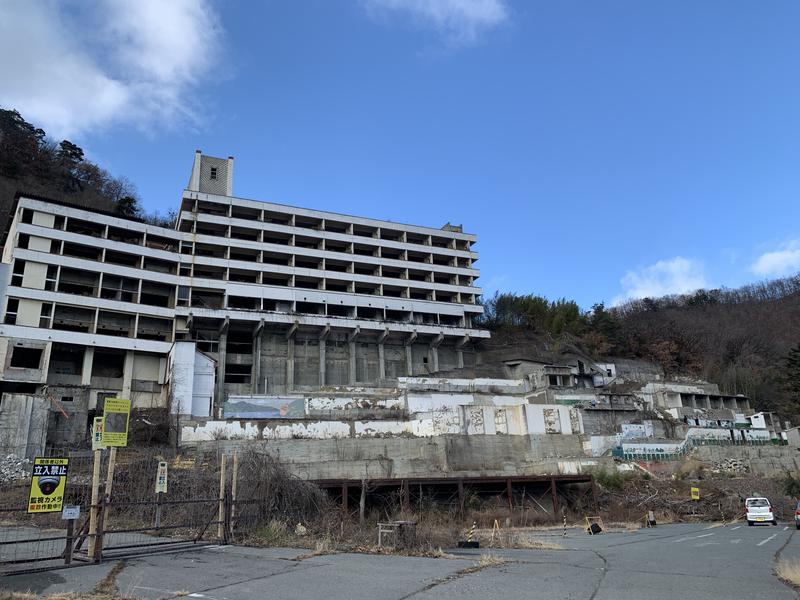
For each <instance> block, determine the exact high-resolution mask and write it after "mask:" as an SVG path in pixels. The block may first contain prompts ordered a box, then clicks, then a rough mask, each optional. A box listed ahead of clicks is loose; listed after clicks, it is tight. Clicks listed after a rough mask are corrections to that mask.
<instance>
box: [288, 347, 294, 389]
mask: <svg viewBox="0 0 800 600" xmlns="http://www.w3.org/2000/svg"><path fill="white" fill-rule="evenodd" d="M293 389H294V336H292V337H290V338H289V339H287V340H286V391H287V392H291V391H292V390H293Z"/></svg>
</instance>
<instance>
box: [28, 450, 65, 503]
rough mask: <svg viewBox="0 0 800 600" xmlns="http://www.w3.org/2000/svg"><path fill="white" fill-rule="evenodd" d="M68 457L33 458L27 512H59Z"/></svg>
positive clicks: (62, 501) (62, 500)
mask: <svg viewBox="0 0 800 600" xmlns="http://www.w3.org/2000/svg"><path fill="white" fill-rule="evenodd" d="M68 469H69V459H68V458H35V459H34V460H33V472H32V473H31V488H30V491H29V493H28V512H29V513H49V512H61V508H62V506H63V504H64V492H65V490H66V489H67V471H68Z"/></svg>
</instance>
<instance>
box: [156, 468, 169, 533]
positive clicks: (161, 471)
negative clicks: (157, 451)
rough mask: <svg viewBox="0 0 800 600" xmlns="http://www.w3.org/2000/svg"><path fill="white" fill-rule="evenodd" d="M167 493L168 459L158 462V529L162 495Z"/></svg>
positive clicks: (157, 526)
mask: <svg viewBox="0 0 800 600" xmlns="http://www.w3.org/2000/svg"><path fill="white" fill-rule="evenodd" d="M166 493H167V461H165V460H162V461H159V463H158V470H157V471H156V531H158V530H159V529H160V528H161V497H162V494H166Z"/></svg>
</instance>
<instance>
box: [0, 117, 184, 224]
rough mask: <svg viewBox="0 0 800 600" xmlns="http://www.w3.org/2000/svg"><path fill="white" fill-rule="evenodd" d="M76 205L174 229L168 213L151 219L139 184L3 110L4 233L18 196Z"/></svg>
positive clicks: (0, 202) (0, 213) (0, 187)
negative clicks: (31, 196) (140, 193)
mask: <svg viewBox="0 0 800 600" xmlns="http://www.w3.org/2000/svg"><path fill="white" fill-rule="evenodd" d="M20 192H21V193H26V194H29V195H34V196H42V197H46V198H50V199H53V200H57V201H60V202H66V203H68V204H72V205H75V206H85V207H88V208H92V209H98V210H103V211H107V212H114V213H117V214H119V215H120V216H124V217H127V218H133V219H138V220H144V221H150V222H156V223H159V224H166V225H167V226H169V225H171V217H170V215H167V216H165V217H160V216H159V215H148V214H146V213H145V212H144V210H143V209H142V207H141V204H140V202H139V197H138V194H137V192H136V186H135V185H134V184H133V183H132V182H131V181H129V180H128V179H127V178H125V177H119V176H113V175H111V174H110V173H109V172H108V171H106V170H105V169H103V168H101V167H99V166H98V165H96V164H95V163H93V162H91V161H89V160H87V159H86V158H85V157H84V153H83V149H81V148H80V147H78V146H77V145H75V144H73V143H72V142H70V141H69V140H62V141H61V142H55V141H53V140H51V139H49V138H48V137H47V135H46V133H45V132H44V130H42V129H40V128H38V127H36V126H35V125H32V124H31V123H28V122H27V121H26V120H25V119H24V118H23V117H22V115H20V114H19V112H17V111H16V110H6V109H3V108H0V231H2V232H5V230H6V225H7V222H8V216H9V211H10V209H11V205H12V203H13V201H14V197H15V196H16V194H17V193H20Z"/></svg>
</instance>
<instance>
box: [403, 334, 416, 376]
mask: <svg viewBox="0 0 800 600" xmlns="http://www.w3.org/2000/svg"><path fill="white" fill-rule="evenodd" d="M415 339H417V332H416V331H415V332H414V333H412V334H411V335H409V336H408V338H407V339H406V343H405V346H406V375H408V376H409V377H411V376H412V375H413V374H414V355H413V353H412V352H411V345H412V344H413V343H414V340H415Z"/></svg>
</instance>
